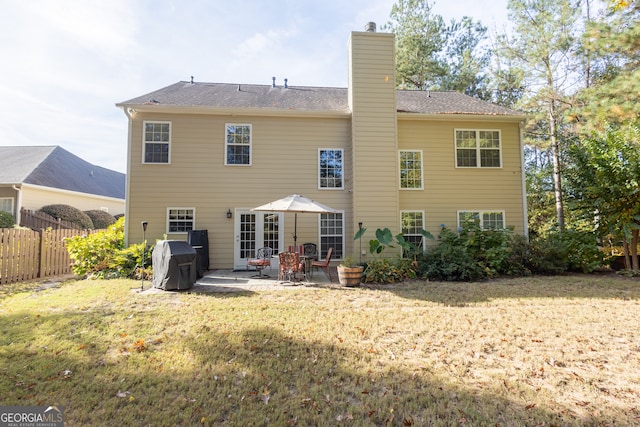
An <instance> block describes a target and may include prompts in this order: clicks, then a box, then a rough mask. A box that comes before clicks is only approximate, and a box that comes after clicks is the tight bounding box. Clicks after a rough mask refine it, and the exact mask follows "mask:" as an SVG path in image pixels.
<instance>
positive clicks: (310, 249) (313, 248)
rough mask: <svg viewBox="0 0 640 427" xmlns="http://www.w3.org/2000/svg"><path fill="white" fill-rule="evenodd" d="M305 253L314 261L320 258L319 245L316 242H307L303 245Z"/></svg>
mask: <svg viewBox="0 0 640 427" xmlns="http://www.w3.org/2000/svg"><path fill="white" fill-rule="evenodd" d="M302 247H303V248H304V249H303V252H302V253H303V254H304V255H305V256H307V257H309V258H311V259H313V260H314V261H315V260H317V259H318V246H317V245H316V244H315V243H305V244H303V245H302Z"/></svg>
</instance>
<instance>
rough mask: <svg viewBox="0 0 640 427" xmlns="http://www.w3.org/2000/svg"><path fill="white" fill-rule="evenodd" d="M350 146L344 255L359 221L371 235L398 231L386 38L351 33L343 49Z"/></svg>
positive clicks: (391, 67)
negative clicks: (350, 200)
mask: <svg viewBox="0 0 640 427" xmlns="http://www.w3.org/2000/svg"><path fill="white" fill-rule="evenodd" d="M349 65H350V87H349V102H350V107H351V111H352V127H353V130H352V144H353V148H352V149H353V158H354V163H353V171H352V173H353V186H352V189H353V213H354V216H353V217H352V218H351V221H349V220H347V221H346V224H347V230H346V246H347V249H346V252H347V253H352V252H353V245H354V242H353V240H352V238H351V236H353V234H354V231H355V229H356V227H357V225H356V224H357V223H358V222H360V221H362V222H363V224H364V226H365V227H367V228H368V229H369V230H371V232H370V233H369V237H367V238H370V237H371V236H373V234H371V233H373V232H374V230H375V229H376V228H378V227H390V228H391V229H392V231H393V232H394V233H397V232H399V229H398V222H399V221H398V189H397V183H396V182H395V181H396V180H395V179H391V177H395V176H397V165H396V162H395V161H389V160H390V159H393V158H395V156H397V154H396V153H397V141H396V137H397V129H396V126H397V118H396V98H395V97H396V90H395V63H394V38H393V35H392V34H383V33H369V32H353V33H351V40H350V45H349Z"/></svg>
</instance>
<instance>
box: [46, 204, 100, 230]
mask: <svg viewBox="0 0 640 427" xmlns="http://www.w3.org/2000/svg"><path fill="white" fill-rule="evenodd" d="M40 212H44V213H46V214H49V215H51V216H52V217H54V218H59V219H61V220H63V221H69V222H71V223H73V224H75V225H76V226H78V228H80V229H82V230H90V229H93V228H94V227H93V222H92V221H91V218H89V216H88V215H87V214H86V213H84V212H82V211H81V210H79V209H76V208H74V207H73V206H69V205H48V206H44V207H42V208H41V209H40Z"/></svg>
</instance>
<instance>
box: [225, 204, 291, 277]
mask: <svg viewBox="0 0 640 427" xmlns="http://www.w3.org/2000/svg"><path fill="white" fill-rule="evenodd" d="M234 218H235V219H234V234H235V242H234V245H233V253H234V256H233V264H234V265H233V268H234V269H237V270H245V269H246V268H247V260H248V259H249V258H254V257H255V256H256V249H259V248H262V247H264V246H268V247H270V248H271V249H273V253H274V254H277V253H278V252H279V251H280V250H281V248H282V247H283V242H284V239H283V236H282V231H283V230H284V228H283V226H282V218H283V214H282V213H277V212H276V213H274V212H253V211H251V210H249V209H236V212H235V215H234ZM271 268H272V269H274V270H276V271H277V268H278V259H277V258H272V259H271Z"/></svg>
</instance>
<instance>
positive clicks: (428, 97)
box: [117, 81, 522, 116]
mask: <svg viewBox="0 0 640 427" xmlns="http://www.w3.org/2000/svg"><path fill="white" fill-rule="evenodd" d="M396 93H397V109H398V112H401V113H416V114H428V115H437V114H474V115H477V114H481V115H502V116H522V113H521V112H519V111H515V110H511V109H509V108H505V107H501V106H499V105H495V104H492V103H490V102H486V101H482V100H480V99H477V98H473V97H471V96H468V95H464V94H462V93H458V92H438V91H417V90H413V91H410V90H398V91H397V92H396ZM151 105H157V106H168V107H203V108H213V109H216V108H219V109H228V108H246V109H261V110H283V111H304V112H338V113H345V114H347V113H349V105H348V91H347V89H345V88H332V87H309V86H288V87H286V88H285V87H283V86H276V87H273V86H272V85H249V84H229V83H200V82H194V83H190V82H184V81H181V82H178V83H174V84H172V85H170V86H167V87H165V88H162V89H158V90H156V91H153V92H151V93H148V94H146V95H142V96H139V97H136V98H133V99H130V100H128V101H124V102H121V103H119V104H117V106H119V107H136V106H137V107H141V106H151Z"/></svg>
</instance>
